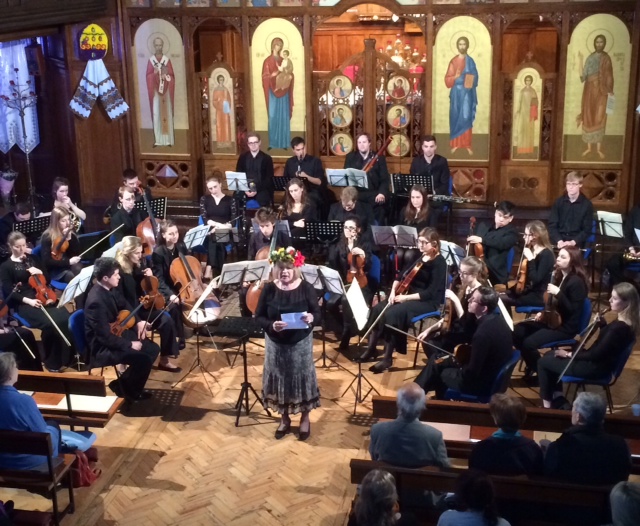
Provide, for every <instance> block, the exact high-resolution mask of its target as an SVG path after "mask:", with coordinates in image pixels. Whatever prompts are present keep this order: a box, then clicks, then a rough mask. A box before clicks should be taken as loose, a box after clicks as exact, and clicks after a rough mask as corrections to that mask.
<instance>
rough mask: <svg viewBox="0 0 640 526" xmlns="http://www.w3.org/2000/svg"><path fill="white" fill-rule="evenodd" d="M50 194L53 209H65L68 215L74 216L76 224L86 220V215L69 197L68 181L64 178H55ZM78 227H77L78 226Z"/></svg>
mask: <svg viewBox="0 0 640 526" xmlns="http://www.w3.org/2000/svg"><path fill="white" fill-rule="evenodd" d="M51 194H52V197H53V208H56V207H61V208H65V209H66V210H67V212H68V213H69V215H73V216H75V218H76V220H77V221H78V223H79V222H80V221H85V220H86V219H87V214H86V212H85V211H84V210H82V209H81V208H80V207H78V206H77V205H76V204H75V203H74V202H73V201H72V200H71V198H70V197H69V180H68V179H66V178H64V177H56V178H55V179H54V180H53V186H52V188H51ZM78 227H79V225H78Z"/></svg>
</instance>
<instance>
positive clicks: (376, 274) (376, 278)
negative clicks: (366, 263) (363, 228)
mask: <svg viewBox="0 0 640 526" xmlns="http://www.w3.org/2000/svg"><path fill="white" fill-rule="evenodd" d="M381 276H382V265H381V264H380V258H379V257H378V256H376V255H375V254H371V266H370V267H369V273H368V275H367V278H368V279H369V280H370V281H372V283H371V289H372V290H377V289H378V286H379V285H380V279H381Z"/></svg>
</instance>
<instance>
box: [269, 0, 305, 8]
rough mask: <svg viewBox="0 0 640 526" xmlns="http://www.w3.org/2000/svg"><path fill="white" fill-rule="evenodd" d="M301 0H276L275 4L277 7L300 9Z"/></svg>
mask: <svg viewBox="0 0 640 526" xmlns="http://www.w3.org/2000/svg"><path fill="white" fill-rule="evenodd" d="M302 2H303V0H277V1H276V4H277V5H278V6H279V7H300V6H302Z"/></svg>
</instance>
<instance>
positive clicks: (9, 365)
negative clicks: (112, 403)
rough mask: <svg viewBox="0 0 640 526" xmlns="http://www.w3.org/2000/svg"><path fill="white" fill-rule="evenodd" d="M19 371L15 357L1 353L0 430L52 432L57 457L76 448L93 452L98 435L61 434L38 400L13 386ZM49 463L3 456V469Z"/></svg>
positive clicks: (0, 456) (42, 458)
mask: <svg viewBox="0 0 640 526" xmlns="http://www.w3.org/2000/svg"><path fill="white" fill-rule="evenodd" d="M18 372H19V371H18V365H17V363H16V357H15V355H14V354H13V353H9V352H6V353H0V429H3V430H5V431H31V432H34V433H49V434H50V435H51V443H52V445H53V456H54V457H57V456H58V454H59V453H69V452H71V451H73V450H75V449H79V450H80V451H86V450H87V449H89V448H90V447H91V445H92V444H93V443H94V442H95V440H96V435H94V434H93V433H91V432H83V433H75V432H73V431H67V430H64V431H62V432H61V431H60V428H59V427H58V425H57V424H56V423H55V422H49V423H47V422H45V420H44V418H42V414H41V413H40V410H39V409H38V406H37V405H36V402H35V400H34V399H33V398H32V397H31V396H29V395H27V394H23V393H20V392H18V390H17V389H16V388H15V387H13V385H14V384H15V383H16V382H17V381H18ZM46 462H47V457H45V456H41V455H16V454H11V453H0V468H2V469H34V468H38V467H39V466H41V465H46Z"/></svg>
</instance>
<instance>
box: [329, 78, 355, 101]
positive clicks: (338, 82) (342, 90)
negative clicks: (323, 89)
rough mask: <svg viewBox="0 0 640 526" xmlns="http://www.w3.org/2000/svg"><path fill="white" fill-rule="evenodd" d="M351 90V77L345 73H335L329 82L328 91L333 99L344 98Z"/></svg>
mask: <svg viewBox="0 0 640 526" xmlns="http://www.w3.org/2000/svg"><path fill="white" fill-rule="evenodd" d="M352 91H353V84H352V83H351V79H350V78H349V77H347V76H345V75H337V76H335V77H333V78H332V79H331V82H329V93H330V94H331V96H332V97H333V98H334V99H344V98H346V97H348V96H349V95H351V92H352Z"/></svg>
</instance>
